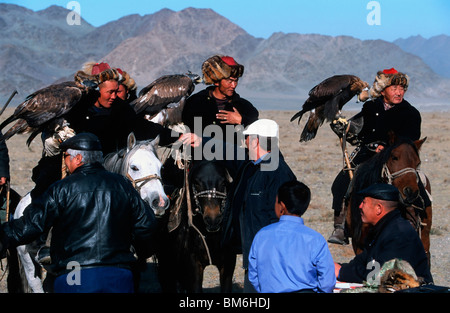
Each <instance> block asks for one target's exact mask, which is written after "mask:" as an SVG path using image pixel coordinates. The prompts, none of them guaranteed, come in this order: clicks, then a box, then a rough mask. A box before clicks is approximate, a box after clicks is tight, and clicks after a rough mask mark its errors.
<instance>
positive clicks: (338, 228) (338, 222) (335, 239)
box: [328, 209, 349, 245]
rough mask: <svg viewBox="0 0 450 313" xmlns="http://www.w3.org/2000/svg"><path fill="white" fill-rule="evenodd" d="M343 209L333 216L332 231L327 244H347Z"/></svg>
mask: <svg viewBox="0 0 450 313" xmlns="http://www.w3.org/2000/svg"><path fill="white" fill-rule="evenodd" d="M344 226H345V209H342V210H341V211H340V212H339V215H337V216H336V215H334V230H333V233H332V234H331V236H330V238H328V242H329V243H335V244H338V245H347V244H348V243H349V241H348V238H347V236H346V235H345V229H344Z"/></svg>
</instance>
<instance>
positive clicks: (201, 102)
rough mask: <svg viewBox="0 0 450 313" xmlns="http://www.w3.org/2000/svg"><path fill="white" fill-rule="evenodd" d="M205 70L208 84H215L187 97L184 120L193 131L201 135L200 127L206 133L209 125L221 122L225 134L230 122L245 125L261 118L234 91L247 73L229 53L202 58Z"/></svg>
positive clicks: (256, 111)
mask: <svg viewBox="0 0 450 313" xmlns="http://www.w3.org/2000/svg"><path fill="white" fill-rule="evenodd" d="M202 72H203V79H204V81H205V84H207V85H213V86H210V87H208V88H206V89H204V90H202V91H200V92H198V93H196V94H194V95H192V96H191V97H189V98H188V100H187V101H186V104H185V106H184V109H183V115H182V120H183V123H184V124H185V125H186V126H188V127H189V129H190V130H191V131H192V132H196V133H197V134H198V135H202V134H199V131H201V132H202V133H203V130H204V129H205V127H207V126H208V125H218V126H219V127H220V128H221V129H222V134H223V136H225V134H226V132H225V130H226V126H227V125H232V126H233V127H234V126H235V125H243V126H244V127H246V126H248V125H249V124H251V123H253V122H254V121H256V120H257V119H258V115H259V113H258V110H257V109H256V108H255V107H254V106H253V105H252V104H251V103H250V102H249V101H247V100H245V99H244V98H241V97H240V96H239V94H237V93H236V91H235V89H236V87H237V84H238V80H239V78H240V77H241V76H242V74H243V73H244V66H243V65H241V64H238V63H237V62H236V61H235V60H234V58H232V57H230V56H223V55H214V56H212V57H210V58H209V59H207V60H206V61H205V62H203V65H202ZM200 122H201V125H198V124H199V123H200ZM195 123H198V124H197V125H195ZM216 136H217V134H216ZM221 139H223V140H225V137H223V138H221Z"/></svg>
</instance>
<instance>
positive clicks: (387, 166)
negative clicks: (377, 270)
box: [346, 137, 432, 260]
mask: <svg viewBox="0 0 450 313" xmlns="http://www.w3.org/2000/svg"><path fill="white" fill-rule="evenodd" d="M425 140H426V138H424V139H420V140H416V141H414V142H412V141H411V140H409V139H405V138H403V139H402V138H394V137H392V138H391V142H390V146H388V147H387V148H385V149H384V150H382V151H381V152H379V153H377V154H376V155H374V156H373V157H372V158H370V159H369V160H367V161H366V162H364V163H362V164H360V165H359V166H358V167H357V169H356V171H355V175H354V178H353V180H352V182H351V185H350V193H349V197H348V202H347V205H346V209H347V215H346V231H347V233H348V235H349V236H350V237H352V245H353V250H354V251H355V253H357V254H358V253H360V252H361V251H362V249H363V246H364V238H365V236H366V234H367V232H368V230H369V225H368V224H364V223H362V221H361V214H360V209H359V205H360V203H361V201H362V199H361V197H360V196H358V195H357V192H358V191H360V190H362V189H364V188H366V187H368V186H370V185H372V184H374V183H379V182H384V183H389V184H392V185H394V186H396V187H397V188H398V190H399V192H400V194H401V200H402V208H401V210H402V214H403V216H404V217H405V218H407V219H408V220H409V221H410V222H411V224H412V225H413V226H414V227H415V229H416V230H417V232H418V233H419V235H420V237H421V240H422V243H423V245H424V248H425V252H426V254H427V256H428V260H430V229H431V221H432V207H431V203H429V204H427V205H426V204H425V201H424V199H423V197H422V196H421V189H422V194H423V192H425V191H424V190H423V188H425V189H426V192H428V194H429V195H430V197H431V187H430V182H429V180H428V178H426V177H424V178H422V179H421V178H420V177H421V175H420V172H419V171H418V169H419V165H420V157H419V150H420V148H421V147H422V144H423V143H424V142H425Z"/></svg>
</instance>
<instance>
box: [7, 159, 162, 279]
mask: <svg viewBox="0 0 450 313" xmlns="http://www.w3.org/2000/svg"><path fill="white" fill-rule="evenodd" d="M51 227H53V229H52V241H51V248H50V251H51V252H50V253H51V258H52V266H53V267H54V270H55V271H56V272H62V271H64V270H65V269H66V266H67V263H68V262H70V261H77V262H78V263H79V264H80V265H81V266H92V265H114V266H117V265H127V264H130V263H132V262H134V261H135V257H134V256H133V253H132V252H131V251H130V247H131V245H133V246H134V247H135V248H136V250H137V251H138V255H141V256H142V257H144V258H145V257H148V256H150V255H151V254H152V253H153V240H154V233H155V230H156V219H155V216H154V213H153V211H152V210H151V208H150V207H149V206H148V204H147V203H146V202H145V201H143V200H142V199H141V197H140V195H139V193H138V192H137V191H136V190H135V189H134V188H133V186H132V185H131V183H130V182H129V181H128V180H127V179H126V178H125V177H123V176H121V175H119V174H114V173H111V172H108V171H106V170H105V169H104V168H103V166H102V165H101V164H99V163H94V164H85V165H82V166H80V167H79V168H77V169H76V170H75V171H74V172H73V174H71V175H69V176H67V177H66V178H64V179H63V180H60V181H58V182H56V183H54V184H53V185H51V186H50V187H49V189H48V190H47V191H46V192H45V193H44V194H43V195H41V196H40V197H38V198H37V199H34V200H33V201H32V203H31V204H30V205H29V206H28V207H27V208H26V209H25V211H24V213H23V216H22V217H21V218H20V219H17V220H12V221H10V222H8V223H5V224H3V225H2V242H3V243H6V246H18V245H22V244H26V243H30V242H32V241H33V240H35V239H37V238H38V237H39V236H40V235H41V234H43V233H45V232H47V231H48V230H49V229H50V228H51ZM4 248H5V247H4Z"/></svg>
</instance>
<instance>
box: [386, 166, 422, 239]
mask: <svg viewBox="0 0 450 313" xmlns="http://www.w3.org/2000/svg"><path fill="white" fill-rule="evenodd" d="M407 173H414V174H416V181H417V183H418V182H419V180H420V178H419V173H418V171H417V169H415V168H412V167H405V168H404V169H401V170H399V171H397V172H394V173H391V172H390V171H389V168H388V166H387V164H386V163H385V164H383V169H382V171H381V178H382V179H386V180H387V183H388V184H390V185H392V183H393V181H394V180H395V179H397V178H399V177H401V176H403V175H405V174H407ZM419 198H420V200H421V201H422V207H419V206H417V205H415V204H413V203H410V204H406V203H404V201H403V198H402V197H400V199H401V202H402V203H404V204H405V205H407V206H411V207H412V208H414V209H418V210H424V209H425V201H424V200H423V198H422V197H421V196H420V195H419ZM406 214H408V215H410V216H411V218H412V220H410V222H412V223H413V226H414V228H415V229H416V230H417V231H420V226H421V225H422V222H421V220H420V217H419V220H416V216H414V215H413V214H411V212H409V211H408V210H406Z"/></svg>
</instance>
